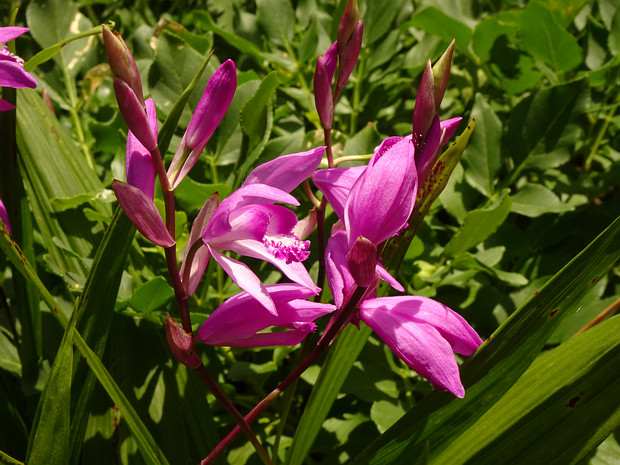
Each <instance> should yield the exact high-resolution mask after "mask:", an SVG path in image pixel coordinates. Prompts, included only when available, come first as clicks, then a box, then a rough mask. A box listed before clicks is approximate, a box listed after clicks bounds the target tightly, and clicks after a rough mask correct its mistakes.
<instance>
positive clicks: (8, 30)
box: [0, 26, 29, 44]
mask: <svg viewBox="0 0 620 465" xmlns="http://www.w3.org/2000/svg"><path fill="white" fill-rule="evenodd" d="M28 30H29V29H28V28H27V27H18V26H8V27H0V44H6V43H7V42H8V41H10V40H13V39H15V38H17V37H19V36H21V35H22V34H25V33H26V32H28Z"/></svg>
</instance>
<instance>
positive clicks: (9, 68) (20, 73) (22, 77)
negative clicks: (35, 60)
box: [0, 50, 37, 89]
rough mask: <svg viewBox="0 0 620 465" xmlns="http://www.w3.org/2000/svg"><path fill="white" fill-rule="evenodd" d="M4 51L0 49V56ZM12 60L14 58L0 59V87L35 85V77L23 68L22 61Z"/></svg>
mask: <svg viewBox="0 0 620 465" xmlns="http://www.w3.org/2000/svg"><path fill="white" fill-rule="evenodd" d="M4 52H5V51H4V50H2V51H0V58H2V54H3V53H4ZM7 53H8V52H7ZM14 60H15V58H13V59H12V60H11V59H6V60H3V59H0V87H14V88H16V89H21V88H24V87H29V88H31V89H34V88H35V87H37V81H36V79H35V78H33V77H32V75H31V74H30V73H29V72H27V71H26V70H25V69H24V65H23V64H22V63H18V62H17V61H14ZM20 61H21V60H20Z"/></svg>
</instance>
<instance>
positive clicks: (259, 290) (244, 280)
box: [207, 244, 277, 315]
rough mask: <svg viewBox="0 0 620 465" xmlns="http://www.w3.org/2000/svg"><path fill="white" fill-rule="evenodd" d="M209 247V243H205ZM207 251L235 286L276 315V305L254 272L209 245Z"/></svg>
mask: <svg viewBox="0 0 620 465" xmlns="http://www.w3.org/2000/svg"><path fill="white" fill-rule="evenodd" d="M207 247H209V244H207ZM209 251H210V252H211V255H212V256H213V259H214V260H215V261H216V262H217V263H218V264H219V265H220V266H221V267H222V269H223V270H224V271H225V272H226V274H227V275H228V276H230V279H232V280H233V281H234V282H235V284H237V286H239V287H240V288H241V289H243V290H244V291H246V292H247V293H248V294H250V295H251V296H252V297H254V298H255V299H256V300H257V301H258V302H260V304H261V305H262V306H263V307H265V308H266V309H267V311H268V312H269V313H272V314H274V315H277V310H276V307H275V305H274V303H273V300H271V297H270V296H269V293H268V292H267V289H265V286H264V285H263V283H262V282H261V280H260V279H258V276H256V275H255V274H254V272H253V271H252V270H250V268H249V267H248V266H247V265H246V264H244V263H241V262H239V261H237V260H235V259H233V258H230V257H227V256H226V255H224V254H223V253H221V252H219V251H218V250H216V249H214V248H212V247H209Z"/></svg>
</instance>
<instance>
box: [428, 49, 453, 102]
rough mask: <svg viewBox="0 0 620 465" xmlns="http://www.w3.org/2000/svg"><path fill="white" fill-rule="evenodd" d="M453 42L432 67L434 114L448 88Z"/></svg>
mask: <svg viewBox="0 0 620 465" xmlns="http://www.w3.org/2000/svg"><path fill="white" fill-rule="evenodd" d="M454 44H455V41H454V40H453V41H452V42H450V45H449V46H448V48H447V49H446V51H445V52H444V53H443V55H442V56H441V58H440V59H439V60H438V61H437V63H435V65H434V66H433V80H434V87H435V92H434V94H435V112H437V113H439V106H440V105H441V101H442V100H443V96H444V94H445V93H446V87H448V81H449V80H450V65H451V63H452V54H453V53H454Z"/></svg>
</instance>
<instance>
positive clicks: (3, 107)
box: [0, 98, 15, 111]
mask: <svg viewBox="0 0 620 465" xmlns="http://www.w3.org/2000/svg"><path fill="white" fill-rule="evenodd" d="M14 108H15V105H13V104H11V103H9V102H7V101H6V100H2V99H1V98H0V111H10V110H12V109H14Z"/></svg>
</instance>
